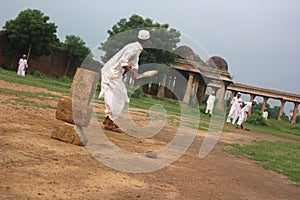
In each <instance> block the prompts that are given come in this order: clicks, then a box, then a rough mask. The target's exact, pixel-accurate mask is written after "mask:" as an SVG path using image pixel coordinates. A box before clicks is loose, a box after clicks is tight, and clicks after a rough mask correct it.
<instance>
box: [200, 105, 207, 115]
mask: <svg viewBox="0 0 300 200" xmlns="http://www.w3.org/2000/svg"><path fill="white" fill-rule="evenodd" d="M199 110H200V112H202V113H205V110H206V104H202V105H201V106H199Z"/></svg>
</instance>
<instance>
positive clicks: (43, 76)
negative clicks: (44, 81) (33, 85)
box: [33, 71, 45, 78]
mask: <svg viewBox="0 0 300 200" xmlns="http://www.w3.org/2000/svg"><path fill="white" fill-rule="evenodd" d="M33 76H34V77H35V78H45V75H44V74H42V73H41V72H39V71H35V72H33Z"/></svg>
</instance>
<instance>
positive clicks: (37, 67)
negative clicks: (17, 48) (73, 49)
mask: <svg viewBox="0 0 300 200" xmlns="http://www.w3.org/2000/svg"><path fill="white" fill-rule="evenodd" d="M7 36H8V33H7V32H6V31H0V67H1V68H6V69H11V70H16V71H17V68H18V61H19V58H20V57H21V56H22V53H20V55H14V56H8V55H6V54H5V49H7V46H8V44H9V41H8V38H7ZM26 53H27V52H26ZM28 65H29V68H28V72H35V71H39V72H41V73H43V74H46V75H51V76H57V77H60V76H63V75H64V73H65V69H66V66H67V54H66V52H65V51H64V50H63V49H61V48H58V47H53V53H52V54H51V55H47V56H41V57H39V58H36V59H35V58H31V57H30V58H29V60H28ZM79 66H80V64H78V63H77V64H76V63H71V67H70V69H69V71H68V73H67V75H69V76H74V74H75V71H76V68H77V67H79Z"/></svg>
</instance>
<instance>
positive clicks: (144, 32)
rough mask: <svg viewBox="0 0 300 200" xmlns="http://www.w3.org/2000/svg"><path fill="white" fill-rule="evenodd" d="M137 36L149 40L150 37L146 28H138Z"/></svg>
mask: <svg viewBox="0 0 300 200" xmlns="http://www.w3.org/2000/svg"><path fill="white" fill-rule="evenodd" d="M138 38H139V39H140V40H149V39H150V33H149V31H147V30H140V31H139V33H138Z"/></svg>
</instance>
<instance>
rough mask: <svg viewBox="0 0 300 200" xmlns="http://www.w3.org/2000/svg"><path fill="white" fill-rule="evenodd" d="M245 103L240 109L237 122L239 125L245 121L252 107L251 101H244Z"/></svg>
mask: <svg viewBox="0 0 300 200" xmlns="http://www.w3.org/2000/svg"><path fill="white" fill-rule="evenodd" d="M245 104H246V105H245V106H244V107H243V108H242V110H241V114H240V118H239V121H238V123H237V124H238V125H239V126H240V125H241V124H243V123H245V122H246V120H247V116H248V115H247V113H249V112H250V111H251V109H252V102H246V103H245Z"/></svg>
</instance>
